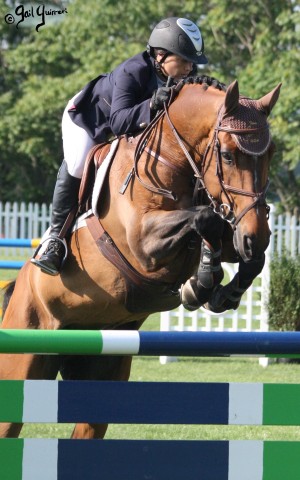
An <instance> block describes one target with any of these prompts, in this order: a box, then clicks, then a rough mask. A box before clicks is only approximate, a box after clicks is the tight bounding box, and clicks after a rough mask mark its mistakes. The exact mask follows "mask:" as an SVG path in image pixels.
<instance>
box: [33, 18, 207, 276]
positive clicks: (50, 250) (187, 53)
mask: <svg viewBox="0 0 300 480" xmlns="http://www.w3.org/2000/svg"><path fill="white" fill-rule="evenodd" d="M205 63H207V58H206V56H205V55H204V43H203V39H202V35H201V32H200V30H199V28H198V27H197V26H196V25H195V24H194V23H193V22H191V21H190V20H187V19H185V18H177V17H170V18H166V19H164V20H162V21H161V22H159V23H158V24H157V25H156V27H155V28H154V29H153V31H152V33H151V35H150V38H149V41H148V45H147V50H146V51H144V52H142V53H139V54H137V55H135V56H134V57H132V58H129V59H128V60H126V61H125V62H123V63H122V64H121V65H119V66H118V67H117V68H116V69H115V70H113V71H112V72H111V73H109V74H104V75H100V76H99V77H97V78H96V79H94V80H92V81H91V82H90V83H88V84H87V85H86V86H85V87H84V89H83V90H82V91H81V92H79V93H77V95H75V96H74V97H73V98H72V99H71V100H70V101H69V103H68V105H67V107H66V109H65V111H64V114H63V119H62V133H63V148H64V161H63V163H62V165H61V167H60V170H59V173H58V177H57V182H56V185H55V189H54V195H53V202H52V218H51V227H50V233H49V237H50V240H49V242H48V245H47V248H46V250H45V252H44V253H43V254H42V255H41V257H40V258H39V259H38V258H36V257H35V256H34V258H32V259H31V262H32V263H33V264H34V265H37V266H38V267H40V268H41V269H42V271H43V272H45V273H48V274H50V275H58V274H59V272H60V270H61V267H62V264H63V260H64V257H65V254H66V247H65V243H64V242H63V239H62V237H63V236H64V231H65V230H66V229H67V228H64V229H63V226H64V224H65V221H66V219H67V217H68V214H69V212H70V211H71V210H72V209H73V208H74V207H76V205H77V199H78V191H79V185H80V181H81V177H82V174H83V168H84V163H85V158H86V156H87V153H88V151H89V150H90V149H91V147H93V146H94V145H96V144H99V143H102V142H107V141H109V140H111V139H112V138H113V137H118V136H120V135H122V134H125V133H136V132H138V131H140V130H142V129H143V128H145V127H146V126H147V125H148V124H149V123H150V121H151V119H152V118H153V117H154V116H155V113H156V111H157V110H159V109H161V108H162V107H163V104H164V102H166V101H167V100H168V99H169V96H170V88H169V87H168V86H166V81H167V78H168V77H169V76H170V77H172V78H173V79H174V80H175V81H176V80H179V79H181V78H183V77H186V76H188V75H190V74H194V73H195V72H196V66H197V64H205Z"/></svg>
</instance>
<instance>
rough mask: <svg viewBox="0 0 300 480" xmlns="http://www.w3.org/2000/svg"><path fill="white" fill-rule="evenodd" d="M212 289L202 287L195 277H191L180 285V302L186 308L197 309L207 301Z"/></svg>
mask: <svg viewBox="0 0 300 480" xmlns="http://www.w3.org/2000/svg"><path fill="white" fill-rule="evenodd" d="M212 290H213V289H212V288H204V287H203V286H202V285H200V286H199V282H197V277H191V278H189V279H188V280H187V281H186V282H185V284H184V285H182V287H181V290H180V299H181V303H182V305H183V306H184V308H186V309H187V310H190V311H193V310H197V309H198V308H200V307H201V306H202V305H203V304H204V303H205V302H207V301H208V299H209V297H210V296H211V293H212Z"/></svg>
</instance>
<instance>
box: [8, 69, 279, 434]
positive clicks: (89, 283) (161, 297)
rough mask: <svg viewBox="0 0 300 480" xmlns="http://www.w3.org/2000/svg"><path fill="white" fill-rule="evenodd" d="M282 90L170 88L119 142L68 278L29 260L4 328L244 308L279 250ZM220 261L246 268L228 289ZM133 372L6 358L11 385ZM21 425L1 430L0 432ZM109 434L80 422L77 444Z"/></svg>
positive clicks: (117, 359) (86, 359) (112, 362)
mask: <svg viewBox="0 0 300 480" xmlns="http://www.w3.org/2000/svg"><path fill="white" fill-rule="evenodd" d="M179 87H180V88H179ZM279 90H280V85H278V86H277V87H276V88H275V89H274V90H272V91H271V92H270V93H268V94H267V95H265V96H264V97H262V98H260V99H259V100H251V99H249V98H246V97H243V96H240V93H239V88H238V82H237V81H235V82H233V83H232V84H230V85H229V86H228V87H227V89H226V88H225V87H223V86H222V84H220V83H219V82H217V81H215V80H212V79H210V78H209V77H194V78H192V77H191V78H189V79H186V80H183V81H181V82H180V83H179V84H177V85H176V86H174V87H172V98H171V101H170V103H169V105H168V106H165V109H164V110H163V111H162V112H160V113H159V114H158V115H157V117H156V118H155V119H154V121H153V122H152V124H151V125H150V127H147V128H146V130H145V131H144V132H143V133H142V134H139V135H137V136H133V137H126V136H124V137H121V138H120V139H119V144H118V148H117V152H116V155H115V158H114V160H113V162H112V164H111V166H110V171H109V176H108V177H107V178H106V179H105V181H104V189H103V190H102V192H101V195H100V200H99V202H98V206H97V212H94V214H95V213H96V215H88V214H87V218H86V219H85V220H82V222H81V228H77V229H75V230H74V231H73V233H72V234H71V236H70V239H69V242H68V250H69V253H68V256H67V258H66V261H65V264H64V268H63V270H62V272H61V274H60V275H59V276H56V277H51V276H49V275H46V274H45V273H43V272H42V271H40V270H39V269H38V268H36V267H34V266H33V265H32V264H31V263H30V262H29V261H28V262H27V263H26V264H25V265H24V267H23V268H22V269H21V270H20V273H19V275H18V278H17V280H16V283H15V285H12V286H11V287H10V288H9V291H8V292H7V294H6V298H5V314H4V318H3V322H2V328H5V329H138V328H140V326H141V325H142V323H143V322H144V320H145V319H146V318H147V317H148V316H149V314H151V313H153V312H159V311H163V310H169V309H171V308H175V307H177V306H179V305H180V304H181V303H183V304H184V305H185V307H186V308H188V309H191V310H192V309H196V308H198V307H199V306H200V305H203V304H206V306H207V307H208V308H210V309H212V310H214V311H224V310H225V309H228V308H237V306H238V304H239V300H240V297H241V295H242V293H243V292H244V291H245V289H246V288H248V287H249V285H250V284H251V283H252V281H253V279H254V278H255V276H256V275H257V274H258V273H259V272H260V271H261V269H262V267H263V264H264V251H265V250H266V248H267V246H268V243H269V236H270V231H269V227H268V221H267V213H268V207H267V204H266V190H267V187H268V170H269V163H270V160H271V157H272V153H273V150H274V149H273V144H272V142H271V138H270V132H269V128H268V123H267V116H268V115H269V113H270V112H271V110H272V108H273V106H274V105H275V103H276V101H277V99H278V96H279ZM173 93H174V94H173ZM96 154H97V152H96V149H95V150H94V151H93V152H92V155H91V156H92V157H96V156H97V155H96ZM91 156H90V158H91ZM79 226H80V225H78V227H79ZM221 261H229V262H239V272H238V274H237V275H236V276H235V277H234V279H233V280H232V281H231V282H230V283H229V284H228V285H225V286H221V285H220V282H221V280H222V278H223V273H222V269H221V266H220V265H221V263H220V262H221ZM130 368H131V358H130V357H125V356H112V357H109V356H105V357H101V356H99V357H96V356H78V355H77V356H72V355H70V356H50V355H34V354H24V355H21V356H20V355H16V354H1V355H0V378H1V379H21V380H22V379H49V380H51V379H55V378H56V376H57V374H58V372H60V373H61V375H62V378H63V379H67V380H77V379H78V380H128V378H129V375H130ZM21 427H22V425H21V424H9V423H6V424H4V423H3V424H1V425H0V436H1V437H10V436H12V437H16V436H18V435H19V433H20V430H21ZM106 428H107V425H100V424H99V425H98V424H77V425H76V426H75V428H74V431H73V434H72V438H103V437H104V435H105V432H106Z"/></svg>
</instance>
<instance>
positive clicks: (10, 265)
mask: <svg viewBox="0 0 300 480" xmlns="http://www.w3.org/2000/svg"><path fill="white" fill-rule="evenodd" d="M24 263H25V262H21V261H17V260H0V269H1V270H20V268H22V267H23V265H24Z"/></svg>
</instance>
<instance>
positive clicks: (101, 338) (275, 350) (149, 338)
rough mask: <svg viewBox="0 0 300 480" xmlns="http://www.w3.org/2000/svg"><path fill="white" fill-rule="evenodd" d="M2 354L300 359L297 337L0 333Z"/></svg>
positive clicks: (265, 334)
mask: <svg viewBox="0 0 300 480" xmlns="http://www.w3.org/2000/svg"><path fill="white" fill-rule="evenodd" d="M0 352H1V353H37V354H72V355H74V354H78V355H145V356H151V355H152V356H155V355H158V356H159V355H170V356H214V357H219V356H220V357H228V356H231V355H243V356H245V355H248V356H260V357H261V356H267V357H293V358H294V357H295V358H300V332H199V331H198V332H186V331H185V332H148V331H129V330H8V329H2V330H1V329H0Z"/></svg>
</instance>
